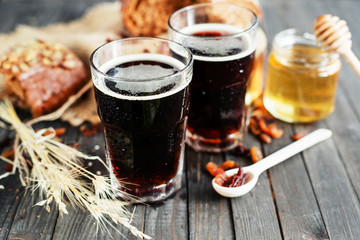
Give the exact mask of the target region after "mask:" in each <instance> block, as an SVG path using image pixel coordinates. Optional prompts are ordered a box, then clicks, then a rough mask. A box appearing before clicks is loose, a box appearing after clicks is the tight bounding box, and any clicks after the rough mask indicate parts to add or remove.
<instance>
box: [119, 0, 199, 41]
mask: <svg viewBox="0 0 360 240" xmlns="http://www.w3.org/2000/svg"><path fill="white" fill-rule="evenodd" d="M200 2H206V0H124V1H122V9H121V11H122V16H123V22H124V25H125V27H126V29H127V30H128V31H129V32H130V33H131V35H133V36H157V35H160V34H161V33H163V32H166V31H167V21H168V19H169V17H170V15H171V14H172V13H173V12H175V11H176V10H178V9H180V8H182V7H185V6H188V5H191V4H195V3H200Z"/></svg>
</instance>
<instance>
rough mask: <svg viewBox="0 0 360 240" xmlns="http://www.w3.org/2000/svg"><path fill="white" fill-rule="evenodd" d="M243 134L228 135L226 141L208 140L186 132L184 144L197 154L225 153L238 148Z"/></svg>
mask: <svg viewBox="0 0 360 240" xmlns="http://www.w3.org/2000/svg"><path fill="white" fill-rule="evenodd" d="M243 137H244V133H240V132H239V133H236V134H231V135H229V136H228V137H227V138H226V139H208V138H204V137H202V136H199V135H197V134H192V133H191V132H190V131H188V130H187V131H186V143H187V144H188V145H189V146H190V147H191V148H192V149H194V150H195V151H198V152H214V153H220V152H226V151H229V150H232V149H234V148H236V147H237V146H239V144H240V143H241V141H242V139H243Z"/></svg>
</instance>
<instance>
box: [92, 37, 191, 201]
mask: <svg viewBox="0 0 360 240" xmlns="http://www.w3.org/2000/svg"><path fill="white" fill-rule="evenodd" d="M90 63H91V71H92V78H93V84H94V90H95V97H96V102H97V107H98V113H99V116H100V119H101V123H102V125H103V128H104V137H105V147H106V158H107V162H108V164H109V166H110V167H111V168H112V169H113V174H111V177H112V184H113V185H114V187H115V188H117V189H121V190H123V191H125V192H127V193H129V194H131V195H133V196H136V197H138V198H139V201H142V202H157V201H162V200H164V199H166V198H167V197H169V196H170V195H172V194H173V193H174V192H175V191H176V190H178V189H179V188H180V186H181V174H182V171H183V160H184V143H185V129H186V123H187V113H188V106H189V86H188V85H189V83H190V81H191V77H192V67H193V59H192V54H191V52H190V51H189V50H188V49H186V48H184V47H183V46H181V45H179V44H178V43H175V42H172V41H169V40H163V39H157V38H128V39H123V40H118V41H113V42H110V43H107V44H105V45H103V46H101V47H99V48H98V49H97V50H95V52H94V53H93V54H92V56H91V60H90ZM122 197H125V196H122Z"/></svg>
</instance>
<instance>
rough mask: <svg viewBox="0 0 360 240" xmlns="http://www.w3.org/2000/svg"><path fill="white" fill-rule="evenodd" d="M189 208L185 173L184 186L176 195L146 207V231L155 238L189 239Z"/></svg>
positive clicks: (184, 175)
mask: <svg viewBox="0 0 360 240" xmlns="http://www.w3.org/2000/svg"><path fill="white" fill-rule="evenodd" d="M188 232H189V227H188V209H187V189H186V174H185V171H184V173H183V178H182V187H181V189H180V190H179V191H178V192H177V193H176V194H175V196H174V197H172V198H170V199H168V200H166V202H165V203H163V204H160V205H153V206H151V205H149V206H147V207H146V215H145V233H146V234H148V235H149V236H151V237H153V238H154V239H174V240H175V239H178V240H181V239H187V238H188Z"/></svg>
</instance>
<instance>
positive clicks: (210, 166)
mask: <svg viewBox="0 0 360 240" xmlns="http://www.w3.org/2000/svg"><path fill="white" fill-rule="evenodd" d="M206 169H207V170H208V172H209V173H210V174H211V175H212V176H214V177H215V176H217V175H219V174H223V173H225V171H224V169H222V168H220V167H219V166H218V165H216V164H215V163H213V162H208V163H207V164H206Z"/></svg>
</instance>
